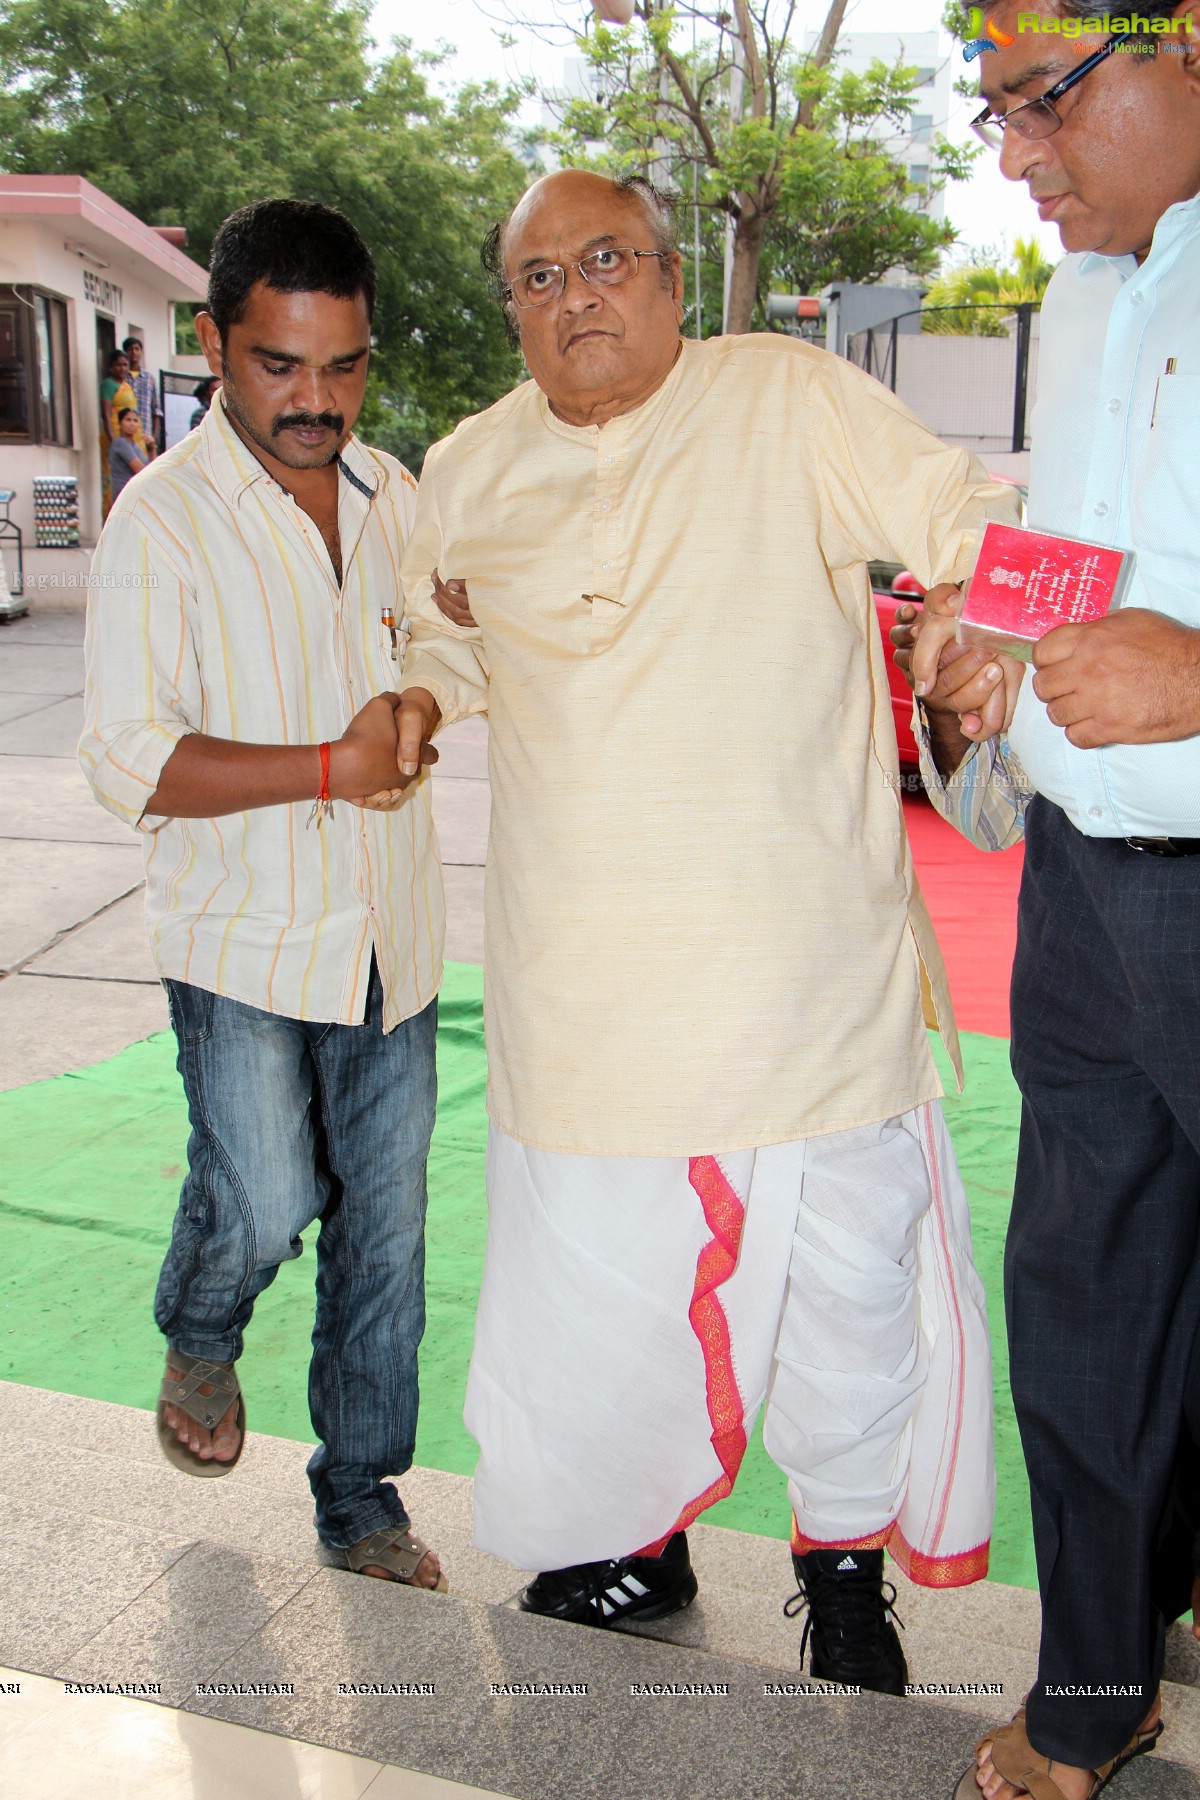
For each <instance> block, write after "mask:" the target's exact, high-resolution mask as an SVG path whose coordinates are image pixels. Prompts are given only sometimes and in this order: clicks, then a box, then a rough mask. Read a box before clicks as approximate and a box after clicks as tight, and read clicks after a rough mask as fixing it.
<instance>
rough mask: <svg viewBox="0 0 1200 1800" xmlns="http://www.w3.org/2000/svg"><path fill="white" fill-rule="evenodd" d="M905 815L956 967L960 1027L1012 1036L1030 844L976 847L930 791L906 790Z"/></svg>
mask: <svg viewBox="0 0 1200 1800" xmlns="http://www.w3.org/2000/svg"><path fill="white" fill-rule="evenodd" d="M904 819H905V823H906V824H907V826H908V835H909V840H910V842H911V843H912V850H913V861H914V862H915V863H916V865H917V879H918V881H919V882H920V883H921V891H922V893H923V894H924V895H925V901H926V904H927V906H928V907H929V911H930V913H931V914H932V915H933V923H934V927H935V929H936V931H937V934H938V942H939V943H940V944H941V946H942V955H943V956H944V957H945V959H946V968H947V969H948V970H949V973H950V994H951V998H952V999H953V1001H954V1012H955V1017H956V1018H957V1020H958V1026H959V1030H960V1031H982V1032H986V1033H987V1034H988V1036H989V1037H1003V1038H1006V1037H1007V1036H1008V1035H1009V1029H1008V981H1009V975H1010V973H1011V971H1012V959H1013V950H1014V949H1015V947H1016V941H1017V889H1018V887H1019V886H1020V882H1021V863H1022V860H1023V858H1024V854H1025V852H1024V848H1023V846H1021V845H1019V844H1018V845H1017V846H1016V847H1015V848H1014V849H1012V850H999V851H993V852H992V853H990V854H989V853H988V852H986V851H983V850H976V849H975V847H974V845H973V844H968V842H967V840H966V838H964V837H961V836H960V835H959V833H958V832H957V831H955V829H954V827H953V826H952V825H947V823H946V821H945V820H944V819H943V818H942V817H941V816H940V815H939V814H938V813H936V812H935V811H934V810H933V807H932V806H930V804H929V802H928V801H927V800H926V799H925V797H924V795H923V794H922V795H906V796H905V799H904Z"/></svg>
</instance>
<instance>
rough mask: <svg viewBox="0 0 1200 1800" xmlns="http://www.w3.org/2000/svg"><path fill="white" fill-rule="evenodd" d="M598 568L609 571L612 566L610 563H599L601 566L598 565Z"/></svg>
mask: <svg viewBox="0 0 1200 1800" xmlns="http://www.w3.org/2000/svg"><path fill="white" fill-rule="evenodd" d="M600 567H601V568H602V569H611V568H612V564H611V563H610V562H603V563H601V564H600Z"/></svg>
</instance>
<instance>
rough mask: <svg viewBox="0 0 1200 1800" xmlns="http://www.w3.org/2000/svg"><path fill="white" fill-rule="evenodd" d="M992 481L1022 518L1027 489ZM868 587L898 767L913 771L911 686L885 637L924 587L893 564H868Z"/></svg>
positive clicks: (1010, 482)
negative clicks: (1013, 500) (1015, 502)
mask: <svg viewBox="0 0 1200 1800" xmlns="http://www.w3.org/2000/svg"><path fill="white" fill-rule="evenodd" d="M992 480H993V481H999V482H1003V484H1004V485H1005V486H1006V487H1015V488H1016V489H1017V492H1018V493H1019V494H1020V496H1021V521H1022V523H1024V520H1025V501H1026V499H1027V498H1028V492H1029V490H1028V489H1027V488H1025V487H1022V485H1021V483H1020V482H1018V481H1013V480H1012V478H1011V477H1010V476H1008V475H993V476H992ZM870 568H871V588H872V592H873V593H874V596H875V613H876V617H877V618H878V620H879V629H880V631H881V632H882V633H883V653H884V656H885V658H886V659H887V672H888V691H889V693H890V694H891V696H892V717H893V718H894V720H895V722H896V744H897V746H898V748H899V751H900V768H901V770H902V771H908V770H912V771H914V772H915V770H916V769H917V767H918V763H919V758H918V756H917V744H916V739H915V738H914V737H913V734H912V689H911V688H910V687H909V685H908V683H907V681H905V679H904V676H903V675H902V674H901V673H900V670H899V669H898V668H897V667H896V664H895V660H894V658H893V656H892V640H891V638H890V637H889V636H888V633H889V632H890V631H891V629H892V626H893V625H894V624H895V621H896V608H897V607H898V606H903V605H904V604H905V603H906V602H908V603H911V602H912V601H914V600H915V601H916V602H917V603H918V605H919V604H920V602H921V600H922V598H923V597H924V593H925V589H924V588H923V587H922V586H921V584H920V582H919V581H918V580H917V578H916V576H915V575H912V574H910V573H909V571H908V570H907V569H899V570H898V569H897V568H896V565H895V564H894V563H872V564H871V565H870Z"/></svg>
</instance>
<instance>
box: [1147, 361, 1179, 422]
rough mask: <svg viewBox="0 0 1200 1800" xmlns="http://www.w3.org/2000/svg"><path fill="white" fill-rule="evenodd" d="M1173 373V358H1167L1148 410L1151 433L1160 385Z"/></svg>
mask: <svg viewBox="0 0 1200 1800" xmlns="http://www.w3.org/2000/svg"><path fill="white" fill-rule="evenodd" d="M1174 373H1175V358H1174V357H1173V356H1168V358H1167V366H1166V368H1165V369H1164V370H1163V372H1162V374H1161V375H1160V376H1159V378H1158V380H1157V381H1156V382H1155V384H1154V405H1153V406H1152V407H1151V408H1150V429H1151V431H1153V430H1154V421H1155V418H1156V417H1157V415H1158V396H1159V393H1160V392H1161V390H1162V384H1163V382H1164V381H1165V380H1166V379H1167V376H1168V375H1173V374H1174Z"/></svg>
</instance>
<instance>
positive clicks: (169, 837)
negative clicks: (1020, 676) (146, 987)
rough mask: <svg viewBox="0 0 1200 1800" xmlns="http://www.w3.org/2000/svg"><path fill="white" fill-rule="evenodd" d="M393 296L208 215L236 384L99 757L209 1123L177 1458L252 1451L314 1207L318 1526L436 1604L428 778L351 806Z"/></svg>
mask: <svg viewBox="0 0 1200 1800" xmlns="http://www.w3.org/2000/svg"><path fill="white" fill-rule="evenodd" d="M374 298H375V271H374V266H373V264H372V261H371V257H370V254H369V252H368V251H367V249H366V246H365V245H364V244H363V242H362V240H361V238H360V237H359V236H358V234H357V232H355V231H354V229H353V228H352V227H351V226H350V224H349V223H348V221H347V220H345V219H344V218H343V217H342V216H341V215H340V214H339V213H337V212H334V211H333V210H332V209H330V208H328V207H323V206H318V205H313V204H310V203H307V202H300V201H290V200H276V201H268V202H264V203H261V204H259V205H256V206H251V207H246V208H244V209H243V210H242V211H241V212H239V213H235V214H234V215H233V216H232V217H231V218H229V219H227V220H226V221H225V224H224V225H223V226H222V227H221V230H220V231H219V232H218V234H217V238H216V241H215V243H214V246H213V253H212V267H211V275H210V287H209V296H208V310H207V312H206V313H202V314H201V315H200V318H199V321H198V329H199V332H200V336H201V341H202V343H203V345H204V348H205V351H206V354H207V356H208V360H209V366H210V367H211V369H212V370H213V373H214V374H218V373H219V374H220V376H221V380H222V384H223V385H222V390H221V396H220V398H219V399H218V400H217V401H216V402H214V404H213V406H212V408H211V409H210V411H209V413H208V415H207V416H206V418H205V420H204V422H203V424H202V425H201V426H200V428H199V429H198V430H196V431H194V432H192V433H190V434H189V435H188V437H187V438H186V439H185V440H184V441H183V442H182V443H181V444H179V445H177V446H176V447H175V448H174V449H173V450H171V451H169V452H167V453H166V454H165V455H164V456H162V457H160V458H159V459H158V460H157V461H156V462H155V463H154V464H153V465H152V466H151V468H149V469H148V470H146V472H145V474H144V476H143V479H142V482H141V483H139V484H137V486H136V488H132V487H131V488H130V489H129V490H127V492H126V493H125V494H123V495H121V496H120V498H119V500H118V502H117V504H116V505H115V506H114V508H113V510H112V513H111V514H110V517H109V520H108V523H107V525H106V527H105V530H104V533H103V535H102V537H101V540H100V543H99V545H98V546H97V550H96V558H95V563H94V569H95V571H96V573H97V575H98V576H99V577H100V579H99V580H98V581H97V584H96V585H97V588H98V589H102V596H101V600H100V603H99V604H98V605H95V606H93V607H92V608H90V609H89V615H88V634H87V698H86V719H85V727H84V733H83V738H82V741H81V743H80V749H79V755H80V761H81V763H82V766H83V769H84V772H85V774H86V775H87V778H88V780H89V781H90V783H91V785H92V788H93V791H94V792H95V794H96V797H97V799H98V800H99V801H100V802H101V804H102V805H104V806H106V807H107V808H108V809H109V811H110V812H113V813H114V814H115V815H116V816H117V817H118V818H121V819H124V820H125V821H126V822H127V823H128V824H129V825H131V826H132V827H133V828H134V829H135V830H137V831H138V832H140V833H141V834H142V841H143V844H144V847H145V857H146V911H147V919H148V923H149V928H150V937H151V944H152V947H153V951H154V956H155V960H156V962H157V965H158V968H159V971H160V973H161V975H162V977H163V980H164V983H165V985H166V989H167V994H168V999H169V1002H170V1012H171V1022H172V1025H173V1027H174V1029H175V1033H176V1036H177V1038H178V1042H179V1070H180V1074H181V1075H182V1077H183V1083H184V1088H185V1090H186V1093H187V1098H188V1105H189V1109H190V1116H191V1124H192V1135H191V1140H190V1143H189V1146H188V1163H189V1167H188V1175H187V1179H186V1181H185V1182H184V1186H183V1191H182V1194H181V1196H180V1202H179V1210H178V1213H177V1215H176V1219H175V1226H174V1232H173V1236H172V1241H171V1246H170V1249H169V1251H168V1254H167V1258H166V1262H165V1264H164V1266H163V1270H162V1275H161V1277H160V1281H159V1286H158V1294H157V1299H156V1303H155V1317H156V1319H157V1322H158V1324H159V1326H160V1328H161V1329H162V1331H163V1333H164V1334H165V1336H166V1339H167V1346H168V1349H167V1372H166V1376H165V1378H164V1382H163V1390H162V1395H161V1398H160V1405H159V1421H158V1429H159V1438H160V1442H161V1443H162V1446H163V1449H164V1452H165V1453H166V1454H167V1456H168V1457H169V1458H170V1460H171V1461H172V1462H174V1463H176V1464H177V1466H179V1467H181V1468H185V1469H187V1470H188V1471H189V1472H190V1473H193V1474H196V1475H220V1474H224V1473H227V1472H228V1470H229V1469H230V1468H232V1466H233V1464H234V1462H236V1460H237V1458H238V1456H239V1455H240V1453H241V1448H242V1442H243V1438H244V1434H245V1409H244V1405H243V1401H242V1396H241V1390H240V1386H239V1383H238V1379H237V1374H236V1367H235V1365H236V1363H237V1359H238V1357H239V1356H240V1355H241V1351H242V1337H243V1331H244V1329H245V1327H246V1325H247V1323H248V1321H249V1319H250V1315H251V1312H252V1310H253V1306H254V1301H255V1299H256V1297H257V1296H258V1295H259V1294H260V1293H261V1292H262V1290H263V1289H264V1288H265V1287H266V1286H267V1285H268V1284H269V1283H270V1282H271V1281H272V1280H273V1279H274V1276H275V1274H276V1271H277V1270H278V1268H279V1265H280V1263H281V1262H284V1261H286V1260H287V1259H289V1258H290V1257H295V1256H298V1255H299V1254H300V1249H301V1244H300V1234H301V1232H302V1231H303V1230H304V1228H305V1227H306V1226H307V1225H309V1224H311V1223H312V1222H313V1220H315V1219H318V1218H319V1219H320V1221H321V1226H320V1235H319V1237H318V1240H317V1311H316V1324H315V1329H314V1333H313V1358H312V1366H311V1370H310V1375H309V1403H310V1408H311V1413H312V1421H313V1427H314V1430H315V1432H316V1435H317V1437H318V1439H319V1440H320V1442H319V1445H318V1448H317V1450H316V1452H315V1453H314V1455H313V1457H312V1459H311V1461H310V1463H309V1478H310V1481H311V1483H312V1488H313V1493H314V1496H315V1499H316V1519H317V1530H318V1532H319V1534H320V1536H321V1538H322V1539H323V1540H324V1541H325V1542H326V1543H327V1544H330V1545H332V1546H334V1547H337V1548H340V1549H341V1550H343V1551H345V1552H346V1555H347V1560H348V1562H349V1564H350V1566H351V1567H352V1568H356V1569H362V1570H363V1571H364V1572H366V1573H369V1574H375V1575H380V1576H383V1577H391V1578H392V1579H397V1580H403V1581H410V1582H413V1583H415V1584H416V1585H418V1586H422V1587H432V1586H435V1585H438V1584H439V1583H441V1582H442V1577H441V1573H440V1568H439V1564H438V1560H437V1557H436V1556H435V1555H434V1554H433V1553H432V1552H431V1551H428V1550H427V1549H426V1546H425V1545H423V1544H422V1543H421V1542H420V1540H419V1539H417V1538H415V1537H414V1536H413V1535H412V1532H411V1530H410V1529H409V1519H408V1515H407V1513H406V1512H405V1509H404V1506H403V1504H402V1502H401V1500H400V1497H399V1495H398V1493H397V1492H396V1489H395V1487H394V1486H392V1485H391V1483H390V1482H388V1481H386V1480H385V1479H384V1477H385V1475H395V1474H397V1473H403V1471H404V1470H406V1469H407V1468H408V1467H409V1466H410V1464H411V1462H412V1456H413V1445H414V1439H415V1428H416V1413H417V1362H416V1356H417V1345H418V1343H419V1341H420V1338H421V1333H422V1330H423V1326H424V1288H423V1276H424V1248H423V1228H424V1215H425V1161H426V1154H427V1151H428V1146H429V1136H430V1131H431V1129H432V1124H433V1112H434V1101H435V1076H434V1036H435V1030H436V993H437V989H438V985H439V982H440V979H441V957H442V940H443V928H444V913H443V900H442V889H441V876H440V870H439V867H438V861H437V843H436V838H435V835H434V829H433V819H432V813H431V807H430V795H429V783H428V778H427V775H423V777H422V779H421V780H419V781H418V782H416V783H415V784H414V787H413V788H412V789H410V790H409V791H408V792H407V793H406V794H405V795H404V797H403V802H402V804H400V805H399V806H398V807H397V808H396V809H395V810H388V808H387V805H386V803H385V802H381V803H380V804H378V805H373V806H370V807H369V806H367V805H365V804H364V802H363V800H362V796H364V795H379V794H381V793H382V792H384V791H386V790H390V789H394V788H395V785H396V780H397V774H396V741H397V740H396V724H395V711H394V709H395V705H396V696H395V694H394V693H392V692H391V691H390V690H391V689H393V688H394V687H395V686H396V685H397V683H398V679H399V672H400V669H399V660H398V655H399V648H400V639H399V638H398V636H397V632H396V628H395V622H394V612H393V608H395V607H396V606H397V605H398V598H397V567H398V562H399V556H400V551H401V547H402V545H403V543H404V540H405V538H406V536H407V533H408V529H409V526H410V523H411V518H412V509H413V501H414V493H415V483H414V482H413V479H412V477H411V476H410V475H409V474H408V472H407V471H406V470H405V469H403V468H402V467H401V466H400V464H399V463H397V462H396V461H395V460H394V459H393V458H391V457H389V456H385V455H382V454H380V453H378V452H375V451H371V450H368V449H367V448H366V447H365V446H364V445H362V444H361V443H359V442H358V441H357V439H355V438H354V437H353V436H352V435H351V431H352V427H353V425H354V421H355V419H356V418H357V416H358V413H359V410H360V408H361V406H362V400H363V393H364V389H365V385H366V374H367V359H368V347H369V343H370V332H371V314H372V308H373V304H374ZM394 797H395V798H397V799H398V798H399V795H398V794H396V795H395V796H394ZM443 1585H444V1584H443Z"/></svg>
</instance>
